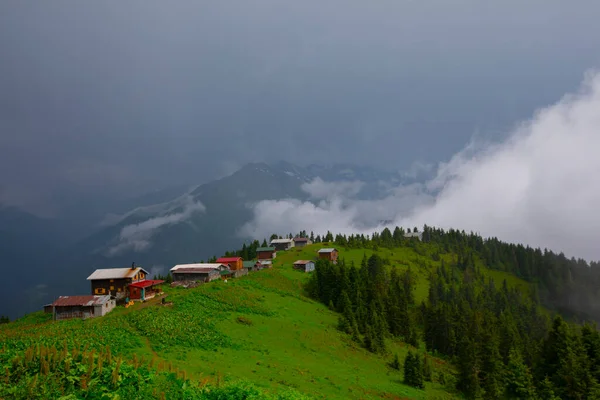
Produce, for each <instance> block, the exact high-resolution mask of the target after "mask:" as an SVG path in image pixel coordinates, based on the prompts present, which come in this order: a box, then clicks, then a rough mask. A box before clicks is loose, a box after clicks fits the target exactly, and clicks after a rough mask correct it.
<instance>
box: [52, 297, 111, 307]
mask: <svg viewBox="0 0 600 400" xmlns="http://www.w3.org/2000/svg"><path fill="white" fill-rule="evenodd" d="M109 300H110V295H105V296H92V295H88V296H60V297H59V298H58V299H56V301H55V302H54V303H52V304H51V305H52V306H55V307H68V306H95V305H102V304H105V303H106V302H107V301H109Z"/></svg>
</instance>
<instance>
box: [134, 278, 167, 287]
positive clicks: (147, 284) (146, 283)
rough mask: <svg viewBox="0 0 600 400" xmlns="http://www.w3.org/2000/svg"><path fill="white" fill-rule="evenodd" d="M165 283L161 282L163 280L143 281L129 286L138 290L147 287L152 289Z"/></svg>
mask: <svg viewBox="0 0 600 400" xmlns="http://www.w3.org/2000/svg"><path fill="white" fill-rule="evenodd" d="M163 282H164V281H161V280H152V279H146V280H143V281H139V282H134V283H130V284H129V286H133V287H137V288H146V287H150V286H154V285H159V284H161V283H163Z"/></svg>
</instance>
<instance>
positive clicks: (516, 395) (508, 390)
mask: <svg viewBox="0 0 600 400" xmlns="http://www.w3.org/2000/svg"><path fill="white" fill-rule="evenodd" d="M504 384H505V395H506V397H508V398H509V399H534V398H535V387H534V385H533V377H532V376H531V373H530V372H529V369H528V368H527V366H526V365H525V363H524V362H523V357H521V355H520V354H519V353H518V352H517V351H516V350H514V349H511V350H510V352H509V355H508V364H507V366H506V372H505V378H504Z"/></svg>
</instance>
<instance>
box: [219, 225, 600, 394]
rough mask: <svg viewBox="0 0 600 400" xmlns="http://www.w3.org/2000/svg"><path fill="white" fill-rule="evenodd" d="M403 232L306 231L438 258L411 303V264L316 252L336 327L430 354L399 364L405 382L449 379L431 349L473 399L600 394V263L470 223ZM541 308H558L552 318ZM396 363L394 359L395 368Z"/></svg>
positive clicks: (316, 283)
mask: <svg viewBox="0 0 600 400" xmlns="http://www.w3.org/2000/svg"><path fill="white" fill-rule="evenodd" d="M407 231H409V232H417V231H418V229H417V228H413V229H412V230H411V229H408V230H407ZM407 231H405V230H404V229H402V228H399V227H396V229H394V231H393V232H392V231H391V230H389V229H387V228H386V229H384V230H383V231H382V232H381V233H374V234H372V235H370V236H369V235H349V236H346V235H341V234H337V235H335V236H334V235H333V234H332V233H331V232H327V234H325V235H323V236H320V235H317V236H315V235H314V234H313V233H311V234H310V235H308V234H307V233H306V232H305V231H303V232H300V233H299V235H300V236H305V237H310V239H311V240H313V241H314V242H315V243H319V242H329V243H331V244H333V245H335V246H339V247H342V248H348V249H351V248H365V249H369V248H370V249H374V250H376V249H377V248H379V247H388V248H395V247H399V246H410V247H412V248H413V249H414V250H415V251H416V252H417V253H419V254H421V255H427V256H429V257H431V260H432V261H441V262H440V264H441V266H439V267H437V268H433V269H432V270H433V272H432V273H431V275H430V277H429V282H430V289H429V295H428V299H427V301H424V302H422V303H421V304H416V303H415V298H414V295H413V292H414V281H413V278H412V273H411V271H410V269H409V270H408V271H404V272H402V273H399V272H397V271H396V269H395V268H393V266H392V265H390V261H389V260H385V259H382V258H380V257H379V256H377V255H373V256H371V257H369V258H367V257H366V256H365V257H364V259H363V260H362V262H361V265H353V264H352V263H351V264H350V265H346V263H345V262H344V260H343V259H342V260H340V261H339V262H338V264H336V265H334V264H331V263H329V262H327V261H324V260H319V261H318V262H317V264H316V269H315V273H314V274H312V276H311V279H310V280H309V281H308V283H307V285H306V290H307V292H308V294H309V295H310V296H312V297H313V298H315V299H318V300H319V301H321V302H323V303H324V304H326V305H328V306H329V307H330V308H331V309H333V310H335V311H337V312H339V313H340V319H339V329H340V330H342V331H344V332H346V333H347V334H348V335H349V336H350V337H351V338H352V339H353V340H354V341H355V342H357V343H359V344H360V345H361V346H364V347H365V348H366V349H368V350H369V351H371V352H374V353H380V354H387V353H388V351H387V349H386V338H388V337H396V338H399V339H402V340H403V341H405V342H407V343H409V344H411V345H413V346H414V347H415V348H419V347H420V345H421V344H423V345H424V347H425V349H426V350H427V352H426V353H422V354H420V353H419V352H418V351H416V352H415V353H412V352H411V353H409V356H407V357H406V359H405V360H404V364H403V365H404V368H403V369H404V376H405V382H407V383H409V384H411V385H413V386H416V387H422V385H423V383H422V382H423V380H438V381H440V382H441V383H446V382H445V380H446V379H447V378H449V377H444V376H437V377H433V376H431V371H430V368H429V367H428V354H434V355H437V356H443V357H446V358H447V359H448V360H450V361H452V362H453V363H454V365H455V366H456V368H457V371H458V373H457V376H456V378H455V379H456V387H457V389H458V390H460V391H461V392H462V393H464V394H465V395H466V396H467V397H468V398H485V399H498V398H515V399H544V400H545V399H559V398H560V399H595V398H600V386H599V382H600V334H599V333H598V331H597V330H596V327H595V325H591V324H589V321H596V320H599V319H600V305H599V304H598V302H597V301H596V299H597V298H598V294H599V293H598V288H600V285H599V283H600V269H599V268H597V267H598V263H595V262H592V263H589V264H588V263H587V262H586V261H584V260H582V259H574V258H571V259H568V258H567V257H565V255H564V254H562V253H560V254H556V253H553V252H552V251H549V250H546V249H544V250H541V249H533V248H531V247H526V246H523V245H515V244H509V243H504V242H502V241H500V240H498V239H496V238H490V239H483V238H482V237H481V236H479V235H477V234H474V233H469V234H467V233H465V232H464V231H457V230H449V231H444V230H442V229H435V228H431V227H427V226H425V227H424V228H423V230H422V231H421V240H418V239H416V238H407V237H405V233H406V232H407ZM276 237H278V236H277V235H272V236H271V239H272V238H276ZM287 237H293V235H292V234H290V235H287ZM266 244H267V242H266V240H264V241H263V243H262V244H261V243H260V242H258V241H254V242H253V243H251V244H250V245H244V247H243V248H242V249H241V250H238V251H234V252H230V253H228V254H229V255H239V256H242V257H244V258H245V259H251V258H252V256H253V254H255V251H256V248H257V247H259V246H264V245H266ZM449 256H450V257H449ZM448 260H449V261H448ZM480 265H484V266H486V267H488V268H491V269H497V270H501V271H506V272H509V273H512V274H514V275H516V276H518V277H520V278H522V279H524V280H526V281H528V282H530V283H531V284H532V285H531V287H532V288H533V290H531V291H530V292H528V293H523V292H521V291H519V290H517V289H514V288H509V287H508V286H507V284H506V282H495V281H493V280H491V279H486V278H485V276H484V274H482V273H481V272H480V270H479V266H480ZM542 305H543V306H545V307H546V308H547V309H549V310H551V311H553V312H558V313H556V316H551V315H549V314H548V313H547V312H545V311H544V310H543V308H542V307H541V306H542ZM561 315H563V316H564V317H565V318H567V320H565V319H563V317H561ZM576 322H579V323H583V325H576V324H575V323H576ZM400 364H401V363H400V360H398V359H397V357H396V358H395V359H393V360H392V361H391V363H390V366H392V367H393V368H396V369H400Z"/></svg>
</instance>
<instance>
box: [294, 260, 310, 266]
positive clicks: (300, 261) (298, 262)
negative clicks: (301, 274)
mask: <svg viewBox="0 0 600 400" xmlns="http://www.w3.org/2000/svg"><path fill="white" fill-rule="evenodd" d="M308 263H314V261H311V260H298V261H296V262H295V263H294V265H296V264H302V265H305V264H308Z"/></svg>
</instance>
